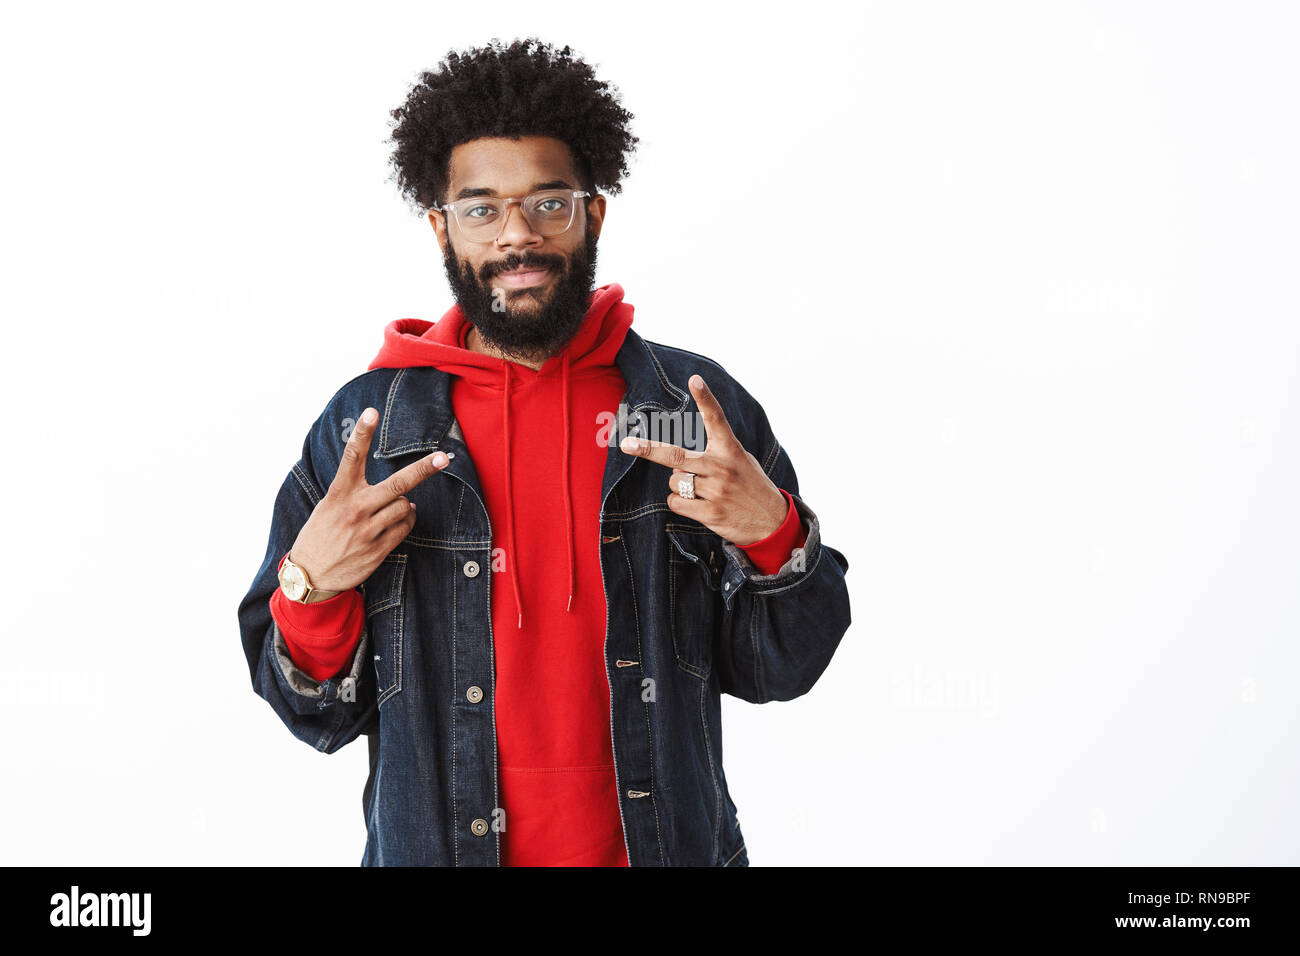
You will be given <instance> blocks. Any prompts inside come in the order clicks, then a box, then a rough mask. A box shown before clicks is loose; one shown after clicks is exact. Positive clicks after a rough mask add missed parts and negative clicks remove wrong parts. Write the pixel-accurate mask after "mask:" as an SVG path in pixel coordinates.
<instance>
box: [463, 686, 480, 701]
mask: <svg viewBox="0 0 1300 956" xmlns="http://www.w3.org/2000/svg"><path fill="white" fill-rule="evenodd" d="M465 699H466V700H468V701H469V702H470V703H471V704H477V703H478V702H479V701H480V700H482V699H483V688H482V687H471V688H470V689H469V690H467V691H465Z"/></svg>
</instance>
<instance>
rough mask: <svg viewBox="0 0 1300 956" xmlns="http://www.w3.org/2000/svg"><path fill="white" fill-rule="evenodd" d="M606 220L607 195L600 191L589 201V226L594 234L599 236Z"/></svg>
mask: <svg viewBox="0 0 1300 956" xmlns="http://www.w3.org/2000/svg"><path fill="white" fill-rule="evenodd" d="M604 222H605V197H604V196H603V195H601V194H600V193H596V195H594V196H592V197H591V200H590V201H589V202H588V203H587V228H588V229H590V230H591V233H592V235H594V236H596V237H597V238H599V236H600V229H601V226H602V225H604Z"/></svg>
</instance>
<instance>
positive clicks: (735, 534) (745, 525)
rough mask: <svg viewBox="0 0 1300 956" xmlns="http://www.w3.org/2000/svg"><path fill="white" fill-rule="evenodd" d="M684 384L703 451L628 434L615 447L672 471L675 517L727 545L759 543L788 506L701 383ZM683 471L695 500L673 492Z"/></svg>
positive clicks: (692, 380) (671, 499)
mask: <svg viewBox="0 0 1300 956" xmlns="http://www.w3.org/2000/svg"><path fill="white" fill-rule="evenodd" d="M687 384H688V385H689V386H690V389H691V394H692V395H694V396H695V403H696V404H697V405H698V406H699V408H700V416H701V417H702V418H703V420H704V437H705V443H704V451H692V450H690V449H687V448H682V447H681V446H680V445H673V444H670V443H668V442H661V441H650V440H648V439H645V438H633V437H631V436H628V437H627V438H624V439H623V441H622V442H621V443H620V444H619V449H620V450H621V451H624V452H627V453H628V454H629V455H636V456H637V457H638V458H648V459H649V460H650V461H654V462H658V463H659V464H661V465H667V466H668V467H669V468H672V469H673V472H672V474H671V475H670V476H669V479H668V487H669V488H670V489H672V493H671V494H669V495H668V507H669V509H670V510H671V511H673V512H674V513H676V514H679V515H683V516H685V517H687V518H691V519H693V520H695V521H698V522H700V524H702V525H704V526H705V527H706V528H708V529H709V530H710V531H712V532H714V533H715V534H718V535H721V536H722V537H723V538H725V539H726V540H727V541H730V542H731V543H732V544H736V545H749V544H753V543H754V542H755V541H761V540H762V539H763V538H766V537H767V536H768V535H770V534H772V533H773V532H774V531H776V529H777V528H779V527H781V525H782V524H783V523H784V522H785V517H786V514H788V513H789V510H790V505H789V502H787V501H786V500H785V495H783V494H781V489H780V488H778V487H777V486H776V485H774V484H773V483H772V480H771V479H770V478H768V477H767V475H766V474H765V473H764V472H763V467H762V465H760V464H759V463H758V459H757V458H755V457H754V456H753V455H751V454H750V453H749V452H748V451H746V450H745V446H743V445H742V444H741V443H740V440H739V439H738V438H736V436H735V434H734V433H733V432H732V431H731V426H730V425H729V424H727V416H726V415H724V414H723V412H722V406H721V405H719V404H718V400H717V399H716V398H714V397H713V392H711V391H709V387H708V386H707V385H705V384H704V379H703V378H701V377H700V376H699V375H692V376H691V378H690V381H689V382H688V383H687ZM687 472H692V473H694V475H695V476H696V477H695V497H694V498H683V497H682V496H681V495H679V494H677V482H678V480H679V479H680V478H682V477H683V476H684V475H685V474H686V473H687Z"/></svg>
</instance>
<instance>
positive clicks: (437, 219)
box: [425, 209, 447, 253]
mask: <svg viewBox="0 0 1300 956" xmlns="http://www.w3.org/2000/svg"><path fill="white" fill-rule="evenodd" d="M425 218H427V219H428V220H429V225H431V226H433V234H434V236H436V237H437V239H438V248H439V249H441V250H442V251H443V252H444V253H445V252H446V251H447V219H446V217H445V216H443V214H442V213H440V212H435V211H434V210H432V209H430V210H429V211H428V212H426V213H425Z"/></svg>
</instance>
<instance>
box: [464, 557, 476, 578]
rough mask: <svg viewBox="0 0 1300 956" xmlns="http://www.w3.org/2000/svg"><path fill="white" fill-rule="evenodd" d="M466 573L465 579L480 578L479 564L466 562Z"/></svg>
mask: <svg viewBox="0 0 1300 956" xmlns="http://www.w3.org/2000/svg"><path fill="white" fill-rule="evenodd" d="M464 571H465V577H467V578H476V577H478V571H479V568H478V562H477V561H466V562H465V567H464Z"/></svg>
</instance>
